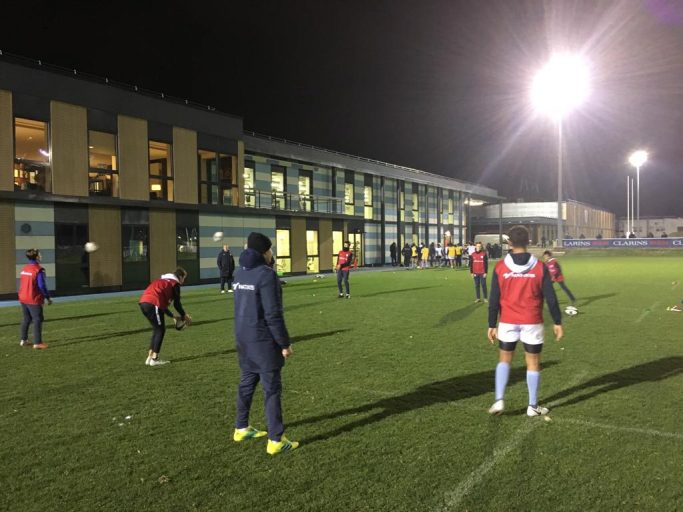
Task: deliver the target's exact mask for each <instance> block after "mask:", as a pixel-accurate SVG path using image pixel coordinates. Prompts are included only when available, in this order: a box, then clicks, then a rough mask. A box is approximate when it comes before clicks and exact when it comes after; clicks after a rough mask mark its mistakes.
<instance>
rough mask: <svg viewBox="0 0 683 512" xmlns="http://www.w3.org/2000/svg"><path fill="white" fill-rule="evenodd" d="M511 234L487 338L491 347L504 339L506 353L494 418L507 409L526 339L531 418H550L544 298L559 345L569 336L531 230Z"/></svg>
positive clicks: (494, 286) (496, 275) (497, 272)
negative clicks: (513, 369)
mask: <svg viewBox="0 0 683 512" xmlns="http://www.w3.org/2000/svg"><path fill="white" fill-rule="evenodd" d="M509 236H510V244H511V245H512V251H511V252H510V253H509V254H508V255H507V256H505V258H504V259H502V260H501V261H499V262H498V263H497V264H496V266H495V268H494V270H493V279H492V280H491V295H490V298H491V302H490V303H489V328H488V333H487V334H488V339H489V342H490V343H491V344H493V343H495V341H496V339H498V346H499V348H500V350H499V359H498V360H499V362H498V365H497V366H496V378H495V393H496V394H495V402H494V403H493V405H492V406H491V407H490V408H489V414H502V413H503V410H504V409H505V403H504V401H503V398H504V395H505V388H506V387H507V383H508V379H509V377H510V364H511V362H512V356H513V355H514V351H515V348H516V346H517V342H518V341H519V340H521V341H522V343H523V344H524V352H525V359H526V368H527V372H526V381H527V388H528V390H529V404H528V406H527V409H526V414H527V416H543V415H545V414H548V409H547V408H546V407H541V406H540V405H538V389H539V386H540V382H541V351H542V349H543V337H544V332H543V299H544V298H545V301H546V303H547V304H548V309H549V310H550V315H551V316H552V318H553V323H554V326H553V332H554V334H555V339H556V340H557V341H560V340H561V339H562V337H563V335H564V332H563V330H562V315H561V313H560V307H559V305H558V303H557V296H556V295H555V290H554V288H553V283H552V281H551V279H550V272H549V271H548V268H547V267H546V266H545V265H544V264H543V262H541V261H538V259H536V257H535V256H534V255H533V254H529V253H528V252H527V250H526V248H527V244H528V243H529V231H528V230H527V229H526V228H525V227H524V226H515V227H513V228H512V229H511V230H510V233H509ZM499 315H500V322H498V320H499V318H498V316H499ZM496 323H498V325H497V326H496Z"/></svg>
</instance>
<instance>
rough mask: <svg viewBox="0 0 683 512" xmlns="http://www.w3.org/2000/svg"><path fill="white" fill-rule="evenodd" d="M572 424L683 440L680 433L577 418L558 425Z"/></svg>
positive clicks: (564, 419)
mask: <svg viewBox="0 0 683 512" xmlns="http://www.w3.org/2000/svg"><path fill="white" fill-rule="evenodd" d="M560 422H561V423H572V424H575V425H585V426H586V427H593V428H602V429H605V430H613V431H615V432H630V433H633V434H645V435H648V436H656V437H669V438H672V439H683V434H681V433H679V432H664V431H662V430H655V429H652V428H638V427H620V426H618V425H608V424H605V423H595V422H594V421H588V420H581V419H576V418H562V419H560V420H559V421H558V423H560Z"/></svg>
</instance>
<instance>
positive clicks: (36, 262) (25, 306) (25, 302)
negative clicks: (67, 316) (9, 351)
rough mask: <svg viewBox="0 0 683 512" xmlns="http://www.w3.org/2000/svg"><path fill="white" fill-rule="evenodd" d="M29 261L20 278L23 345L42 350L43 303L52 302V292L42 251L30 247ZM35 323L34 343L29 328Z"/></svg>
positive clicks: (43, 346) (27, 256) (44, 345)
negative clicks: (41, 259) (48, 283)
mask: <svg viewBox="0 0 683 512" xmlns="http://www.w3.org/2000/svg"><path fill="white" fill-rule="evenodd" d="M26 258H28V263H27V264H26V265H24V268H22V269H21V274H20V278H19V303H20V304H21V311H22V313H23V315H24V319H23V320H22V322H21V341H20V342H19V345H21V346H22V347H30V346H31V345H33V348H35V349H38V350H41V349H46V348H47V344H46V343H44V342H43V320H44V317H43V304H44V303H45V302H47V305H48V306H49V305H50V304H52V299H51V298H50V292H49V291H48V289H47V283H46V280H45V269H44V268H43V267H41V266H40V251H38V249H29V250H28V251H26ZM32 323H33V343H31V342H30V341H28V328H29V326H30V325H31V324H32Z"/></svg>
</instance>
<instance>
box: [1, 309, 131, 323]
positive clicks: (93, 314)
mask: <svg viewBox="0 0 683 512" xmlns="http://www.w3.org/2000/svg"><path fill="white" fill-rule="evenodd" d="M47 307H48V306H45V308H44V309H45V312H46V321H47V322H50V323H52V322H61V321H63V320H81V319H83V318H97V317H99V316H110V315H120V314H122V313H128V312H129V311H130V310H126V311H107V312H106V313H90V314H89V315H75V316H62V317H59V318H51V317H50V310H49V309H46V308H47ZM20 325H21V322H12V323H9V324H0V327H12V326H15V327H19V326H20Z"/></svg>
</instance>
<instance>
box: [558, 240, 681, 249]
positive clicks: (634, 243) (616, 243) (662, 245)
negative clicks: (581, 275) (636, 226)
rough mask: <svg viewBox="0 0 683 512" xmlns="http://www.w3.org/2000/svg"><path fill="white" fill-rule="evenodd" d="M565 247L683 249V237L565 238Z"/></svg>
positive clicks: (563, 242) (563, 243)
mask: <svg viewBox="0 0 683 512" xmlns="http://www.w3.org/2000/svg"><path fill="white" fill-rule="evenodd" d="M562 247H564V248H565V249H683V238H603V239H602V240H597V239H584V240H582V239H565V240H562Z"/></svg>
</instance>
